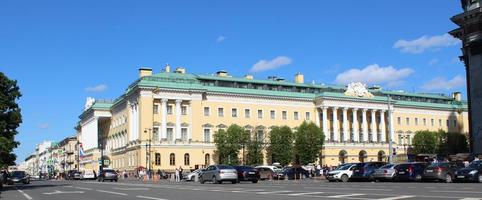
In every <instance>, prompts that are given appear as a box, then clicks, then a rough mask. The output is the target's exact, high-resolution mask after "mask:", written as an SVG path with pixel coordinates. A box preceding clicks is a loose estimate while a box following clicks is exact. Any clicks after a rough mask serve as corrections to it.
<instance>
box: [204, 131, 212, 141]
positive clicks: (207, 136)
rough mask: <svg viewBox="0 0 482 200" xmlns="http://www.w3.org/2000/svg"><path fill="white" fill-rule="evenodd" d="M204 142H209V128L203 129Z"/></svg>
mask: <svg viewBox="0 0 482 200" xmlns="http://www.w3.org/2000/svg"><path fill="white" fill-rule="evenodd" d="M204 142H211V129H207V128H206V129H204Z"/></svg>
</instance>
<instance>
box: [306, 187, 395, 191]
mask: <svg viewBox="0 0 482 200" xmlns="http://www.w3.org/2000/svg"><path fill="white" fill-rule="evenodd" d="M304 188H306V189H318V190H325V189H326V190H369V191H370V190H373V191H393V189H376V188H330V187H304Z"/></svg>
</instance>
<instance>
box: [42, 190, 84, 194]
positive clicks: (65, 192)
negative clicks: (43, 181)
mask: <svg viewBox="0 0 482 200" xmlns="http://www.w3.org/2000/svg"><path fill="white" fill-rule="evenodd" d="M82 193H84V191H60V190H54V192H44V193H43V194H48V195H52V194H82Z"/></svg>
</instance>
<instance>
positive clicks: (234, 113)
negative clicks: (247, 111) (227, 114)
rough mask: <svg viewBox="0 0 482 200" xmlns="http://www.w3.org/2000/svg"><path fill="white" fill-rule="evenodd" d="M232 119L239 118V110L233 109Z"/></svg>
mask: <svg viewBox="0 0 482 200" xmlns="http://www.w3.org/2000/svg"><path fill="white" fill-rule="evenodd" d="M231 117H238V109H236V108H233V109H231Z"/></svg>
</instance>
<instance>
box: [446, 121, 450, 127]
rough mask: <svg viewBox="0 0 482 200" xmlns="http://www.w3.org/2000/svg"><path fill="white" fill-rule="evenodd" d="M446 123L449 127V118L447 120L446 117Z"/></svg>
mask: <svg viewBox="0 0 482 200" xmlns="http://www.w3.org/2000/svg"><path fill="white" fill-rule="evenodd" d="M446 124H447V127H449V126H450V124H449V120H448V119H447V123H446Z"/></svg>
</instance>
